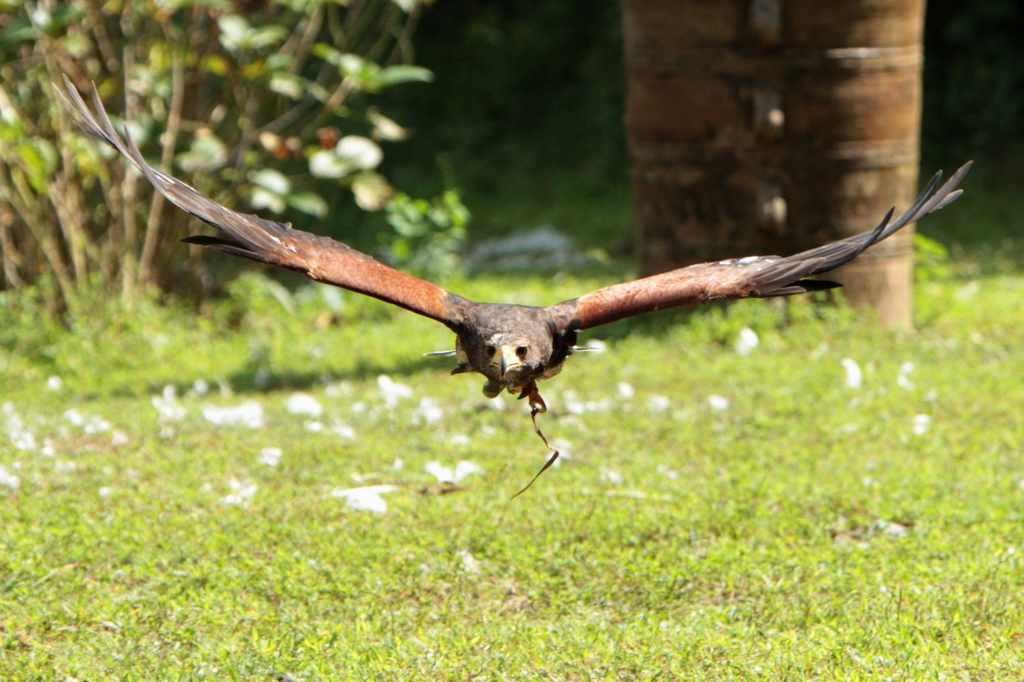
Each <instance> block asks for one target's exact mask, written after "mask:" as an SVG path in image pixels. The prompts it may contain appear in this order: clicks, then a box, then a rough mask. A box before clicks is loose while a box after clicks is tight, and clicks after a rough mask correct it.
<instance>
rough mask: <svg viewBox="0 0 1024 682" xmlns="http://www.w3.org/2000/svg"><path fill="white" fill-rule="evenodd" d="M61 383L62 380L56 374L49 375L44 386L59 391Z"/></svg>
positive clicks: (62, 383) (62, 382)
mask: <svg viewBox="0 0 1024 682" xmlns="http://www.w3.org/2000/svg"><path fill="white" fill-rule="evenodd" d="M63 385H64V381H63V380H61V378H60V377H59V376H56V375H54V376H52V377H49V378H47V380H46V388H48V389H50V390H51V391H59V390H60V388H61V386H63Z"/></svg>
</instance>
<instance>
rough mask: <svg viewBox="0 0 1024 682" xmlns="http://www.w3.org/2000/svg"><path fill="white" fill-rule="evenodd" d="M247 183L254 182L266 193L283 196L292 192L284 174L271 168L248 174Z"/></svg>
mask: <svg viewBox="0 0 1024 682" xmlns="http://www.w3.org/2000/svg"><path fill="white" fill-rule="evenodd" d="M249 181H250V182H254V183H256V184H257V185H259V186H260V187H262V188H263V189H265V190H267V191H268V192H273V193H274V194H277V195H280V196H284V195H285V194H288V193H289V192H291V191H292V182H291V180H289V179H288V178H286V177H285V176H284V173H282V172H281V171H278V170H274V169H273V168H264V169H262V170H258V171H252V172H251V173H249Z"/></svg>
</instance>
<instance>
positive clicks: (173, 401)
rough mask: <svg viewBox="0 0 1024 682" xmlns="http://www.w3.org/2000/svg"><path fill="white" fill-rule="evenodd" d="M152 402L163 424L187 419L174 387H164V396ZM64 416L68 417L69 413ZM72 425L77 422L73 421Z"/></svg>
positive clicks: (156, 397)
mask: <svg viewBox="0 0 1024 682" xmlns="http://www.w3.org/2000/svg"><path fill="white" fill-rule="evenodd" d="M151 402H152V403H153V407H155V408H156V411H157V412H158V413H159V414H160V421H161V422H174V421H181V420H182V419H184V418H185V408H184V407H183V406H181V405H179V404H178V399H177V397H176V396H175V394H174V386H164V392H163V395H162V396H159V395H155V396H153V398H152V401H151ZM64 416H67V413H65V415H64ZM72 423H75V422H74V421H72Z"/></svg>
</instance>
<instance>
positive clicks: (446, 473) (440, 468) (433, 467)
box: [423, 462, 455, 483]
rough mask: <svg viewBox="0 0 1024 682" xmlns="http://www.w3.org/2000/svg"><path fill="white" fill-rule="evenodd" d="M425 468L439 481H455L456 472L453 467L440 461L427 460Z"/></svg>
mask: <svg viewBox="0 0 1024 682" xmlns="http://www.w3.org/2000/svg"><path fill="white" fill-rule="evenodd" d="M423 470H424V471H426V472H427V473H428V474H430V475H431V476H433V477H434V478H436V479H437V480H438V482H439V483H454V482H455V472H454V471H453V470H452V468H451V467H446V466H444V465H442V464H441V463H440V462H427V463H426V464H424V465H423Z"/></svg>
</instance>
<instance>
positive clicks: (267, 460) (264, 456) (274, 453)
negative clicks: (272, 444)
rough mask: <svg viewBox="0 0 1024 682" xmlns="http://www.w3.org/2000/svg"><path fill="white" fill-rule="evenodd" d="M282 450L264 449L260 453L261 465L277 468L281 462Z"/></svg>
mask: <svg viewBox="0 0 1024 682" xmlns="http://www.w3.org/2000/svg"><path fill="white" fill-rule="evenodd" d="M282 454H284V453H282V452H281V448H263V450H261V451H260V456H259V460H258V461H259V463H260V464H266V465H267V466H268V467H276V466H277V465H278V464H280V462H281V455H282Z"/></svg>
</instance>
